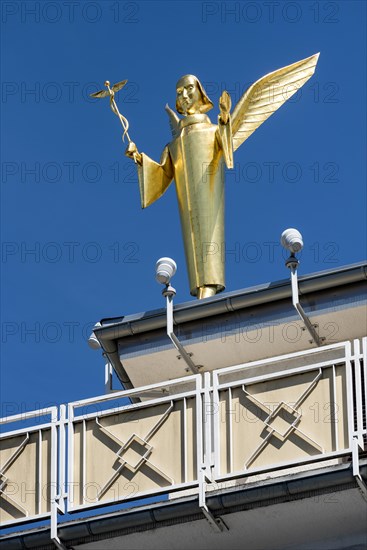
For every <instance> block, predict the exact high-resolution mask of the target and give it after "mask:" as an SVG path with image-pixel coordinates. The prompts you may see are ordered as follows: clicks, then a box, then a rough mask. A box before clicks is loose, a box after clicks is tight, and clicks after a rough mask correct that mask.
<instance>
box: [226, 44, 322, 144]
mask: <svg viewBox="0 0 367 550" xmlns="http://www.w3.org/2000/svg"><path fill="white" fill-rule="evenodd" d="M319 55H320V54H318V53H317V54H315V55H312V56H311V57H307V58H306V59H302V60H301V61H298V62H297V63H293V64H292V65H288V66H287V67H283V69H279V70H277V71H274V72H273V73H269V74H267V75H265V76H263V77H262V78H260V80H258V81H257V82H255V83H254V84H252V86H250V87H249V88H248V90H246V92H245V93H244V94H243V96H242V97H241V99H240V100H239V102H238V103H237V105H236V107H235V108H234V110H233V113H232V135H233V150H234V151H235V150H236V149H237V148H238V147H239V146H240V145H241V144H242V143H243V142H244V141H245V140H246V139H247V138H248V137H249V136H250V135H251V134H252V133H253V132H254V131H255V130H256V129H257V128H258V127H259V126H260V124H262V123H263V122H265V120H266V119H267V118H269V117H270V115H272V114H273V113H274V112H275V111H276V110H277V109H279V107H281V106H282V105H283V103H285V102H286V101H287V99H289V98H290V97H292V95H293V94H295V93H296V92H297V91H298V90H299V88H301V86H303V84H305V82H307V80H308V79H309V78H311V76H312V75H313V73H314V72H315V67H316V63H317V60H318V58H319Z"/></svg>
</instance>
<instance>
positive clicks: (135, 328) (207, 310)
mask: <svg viewBox="0 0 367 550" xmlns="http://www.w3.org/2000/svg"><path fill="white" fill-rule="evenodd" d="M366 280H367V263H366V262H360V263H357V264H352V265H348V266H345V267H342V268H336V269H332V270H327V271H321V272H318V273H312V274H310V275H304V276H302V277H300V278H299V280H298V281H299V294H300V295H301V296H302V295H306V294H309V293H312V292H319V291H322V290H326V289H330V288H334V287H338V286H341V285H349V284H353V283H360V282H363V281H366ZM288 298H289V299H291V298H292V287H291V284H290V281H289V279H283V280H281V281H278V282H275V283H268V284H264V285H260V286H256V287H251V288H248V289H242V290H237V291H234V292H226V293H223V294H221V295H219V296H215V297H213V298H207V299H205V300H200V301H190V302H185V303H183V304H179V305H176V306H175V308H174V323H175V325H176V326H178V325H180V324H182V323H187V322H190V321H196V320H200V319H206V318H208V317H212V316H215V315H221V314H225V313H228V312H233V311H238V310H241V309H245V308H248V307H254V306H258V305H261V304H264V303H269V302H275V301H280V300H284V299H288ZM166 322H167V319H166V310H165V309H159V310H155V311H151V312H147V313H144V314H135V315H129V316H123V317H118V318H115V319H102V320H101V322H99V323H97V324H96V325H95V327H94V329H93V333H92V335H91V337H90V339H89V344H90V345H91V347H93V348H99V347H101V348H102V350H103V352H104V354H105V355H106V357H107V358H108V360H109V361H110V363H111V364H112V366H113V368H114V370H115V372H116V374H117V376H118V378H119V380H120V382H121V383H122V384H123V386H124V388H125V389H131V388H133V385H132V383H131V381H130V379H129V376H128V374H127V373H126V371H125V369H124V367H123V366H122V364H121V361H120V357H119V353H118V346H117V340H119V339H120V338H126V337H128V336H132V335H134V334H138V333H143V332H148V331H152V330H157V329H162V328H166Z"/></svg>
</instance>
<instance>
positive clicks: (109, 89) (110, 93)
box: [90, 80, 136, 162]
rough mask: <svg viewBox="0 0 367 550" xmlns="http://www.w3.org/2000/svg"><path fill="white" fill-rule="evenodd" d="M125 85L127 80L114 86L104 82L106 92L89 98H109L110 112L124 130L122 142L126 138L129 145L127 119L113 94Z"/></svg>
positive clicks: (97, 93) (100, 92)
mask: <svg viewBox="0 0 367 550" xmlns="http://www.w3.org/2000/svg"><path fill="white" fill-rule="evenodd" d="M126 83H127V80H121V82H116V84H114V85H113V86H110V81H109V80H106V82H105V83H104V85H105V86H106V88H107V90H99V91H98V92H94V94H90V97H95V98H102V97H109V98H110V107H111V110H112V112H113V113H115V115H116V116H118V117H119V119H120V122H121V125H122V127H123V129H124V133H123V134H122V141H125V136H126V137H127V139H128V142H129V143H131V139H130V136H129V133H128V129H129V122H128V120H127V118H126V117H124V116H123V115H122V114H121V113H120V111H119V110H118V107H117V105H116V101H115V93H117V92H119V91H120V90H121V89H122V88H123V87H124V86H125V84H126ZM134 162H136V154H135V153H134Z"/></svg>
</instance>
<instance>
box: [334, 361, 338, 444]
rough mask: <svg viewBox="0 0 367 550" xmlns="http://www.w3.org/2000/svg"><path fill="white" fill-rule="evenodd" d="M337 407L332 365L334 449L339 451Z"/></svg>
mask: <svg viewBox="0 0 367 550" xmlns="http://www.w3.org/2000/svg"><path fill="white" fill-rule="evenodd" d="M337 407H338V405H337V402H336V372H335V365H333V422H334V437H335V447H336V449H335V450H336V451H339V419H338V414H337V411H338V409H337Z"/></svg>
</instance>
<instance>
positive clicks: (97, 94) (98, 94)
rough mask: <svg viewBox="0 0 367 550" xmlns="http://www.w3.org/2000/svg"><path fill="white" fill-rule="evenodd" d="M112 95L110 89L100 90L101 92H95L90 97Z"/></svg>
mask: <svg viewBox="0 0 367 550" xmlns="http://www.w3.org/2000/svg"><path fill="white" fill-rule="evenodd" d="M109 95H110V92H109V91H108V90H99V92H94V94H90V97H107V96H109Z"/></svg>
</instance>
